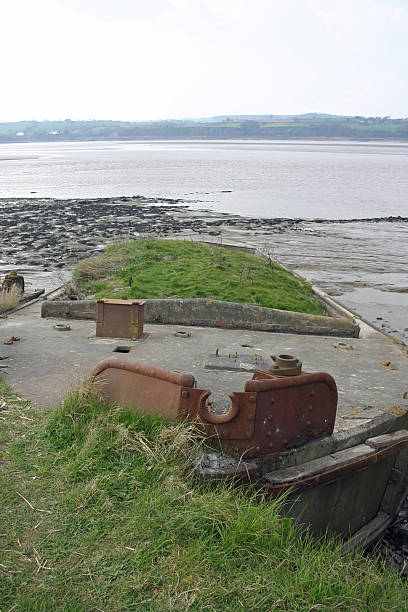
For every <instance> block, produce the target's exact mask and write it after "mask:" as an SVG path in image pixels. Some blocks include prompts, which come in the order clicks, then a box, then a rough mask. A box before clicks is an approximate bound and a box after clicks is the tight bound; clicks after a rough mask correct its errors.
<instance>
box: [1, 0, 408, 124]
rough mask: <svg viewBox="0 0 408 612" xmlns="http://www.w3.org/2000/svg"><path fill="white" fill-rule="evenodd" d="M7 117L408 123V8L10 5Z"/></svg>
mask: <svg viewBox="0 0 408 612" xmlns="http://www.w3.org/2000/svg"><path fill="white" fill-rule="evenodd" d="M0 19H1V25H2V27H1V37H0V57H1V83H2V88H1V89H2V91H1V98H0V120H2V121H8V120H19V119H44V118H47V119H64V118H68V117H70V118H72V119H89V118H94V119H123V120H125V119H127V120H142V119H163V118H180V117H206V116H211V115H218V114H240V113H248V114H249V113H250V114H265V113H267V114H286V113H287V114H292V113H305V112H312V111H317V112H325V113H336V114H348V115H375V116H384V115H391V116H393V117H402V116H407V115H408V103H407V102H408V84H407V83H408V81H407V74H408V0H35V1H34V0H1V3H0Z"/></svg>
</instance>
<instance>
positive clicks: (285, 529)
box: [0, 381, 408, 612]
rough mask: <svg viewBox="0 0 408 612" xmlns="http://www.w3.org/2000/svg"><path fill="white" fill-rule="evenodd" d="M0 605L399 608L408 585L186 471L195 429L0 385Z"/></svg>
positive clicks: (77, 610) (28, 609) (270, 507)
mask: <svg viewBox="0 0 408 612" xmlns="http://www.w3.org/2000/svg"><path fill="white" fill-rule="evenodd" d="M0 409H1V411H0V428H1V429H0V432H1V433H0V436H1V437H0V448H1V451H2V459H1V463H0V484H1V486H0V525H1V529H0V550H1V554H0V609H1V611H2V612H6V611H11V610H13V611H16V612H20V611H24V612H34V611H35V612H40V611H41V612H46V611H52V612H54V611H64V612H65V611H67V612H82V611H84V612H85V611H87V612H88V611H90V610H103V611H105V612H108V611H109V612H110V611H114V612H116V611H127V610H134V611H155V612H156V611H170V610H172V611H173V610H176V611H184V610H195V611H198V610H199V611H201V610H206V611H220V610H222V611H224V610H225V611H231V612H232V611H234V612H235V611H236V610H257V611H271V610H279V611H282V610H285V611H304V610H308V611H312V610H323V611H332V610H336V611H349V610H352V611H355V612H358V611H377V610H378V611H380V610H387V611H393V610H395V611H397V610H398V611H401V610H406V609H407V601H408V597H407V596H408V588H407V584H406V583H404V582H400V581H399V579H398V576H397V575H396V574H393V573H391V572H390V571H389V570H387V569H386V568H381V567H379V566H378V565H377V564H376V563H375V562H374V561H373V560H371V559H364V558H363V557H361V556H360V555H357V554H354V555H345V556H341V555H340V554H339V547H338V545H337V544H336V543H335V542H333V541H331V540H329V539H326V540H324V541H319V542H317V541H315V540H313V539H312V538H311V537H308V536H305V537H301V536H300V534H299V533H298V531H297V529H296V528H295V527H294V525H293V523H292V522H291V521H290V520H289V519H285V518H280V516H279V505H278V504H277V503H272V504H271V503H264V502H263V501H262V500H261V499H259V498H257V497H255V496H254V495H252V494H247V495H244V494H242V493H240V492H239V491H236V490H232V489H231V488H229V487H226V486H225V485H218V486H213V487H210V486H208V485H207V486H203V485H199V484H197V483H195V482H194V481H193V479H192V476H191V474H190V472H189V469H188V465H189V461H190V458H191V456H192V455H193V454H194V453H195V452H196V450H197V448H198V447H199V446H200V444H201V441H200V439H199V438H197V436H196V434H195V433H194V430H193V429H192V428H191V427H189V426H186V425H185V424H171V423H168V422H166V421H164V420H162V419H160V418H152V417H147V416H144V415H141V414H135V413H133V414H132V413H129V412H124V411H119V410H118V409H116V408H114V407H110V406H107V405H105V404H103V403H101V402H100V400H99V399H98V397H97V396H96V395H95V393H94V391H93V390H92V388H91V387H90V386H88V385H84V386H83V387H82V388H79V389H77V390H76V391H74V392H73V393H72V394H71V395H70V396H69V397H68V398H67V399H66V400H65V402H64V404H63V405H62V406H61V407H60V408H59V409H58V410H57V411H55V412H51V411H47V410H44V409H37V408H36V407H34V406H33V405H32V404H30V403H29V402H26V401H24V400H22V399H21V398H19V397H17V396H16V395H14V394H12V393H11V392H10V391H9V390H8V389H7V387H6V386H5V385H4V384H3V383H2V382H1V381H0Z"/></svg>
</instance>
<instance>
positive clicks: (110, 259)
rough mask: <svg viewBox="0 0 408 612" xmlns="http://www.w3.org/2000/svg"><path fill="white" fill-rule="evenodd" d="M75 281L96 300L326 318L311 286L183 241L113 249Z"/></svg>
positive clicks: (274, 267) (278, 270) (245, 258)
mask: <svg viewBox="0 0 408 612" xmlns="http://www.w3.org/2000/svg"><path fill="white" fill-rule="evenodd" d="M73 278H74V282H75V284H76V286H77V287H78V289H79V291H81V292H83V293H86V294H88V295H92V296H94V297H96V298H120V297H126V298H134V299H135V298H136V299H139V298H140V299H142V298H210V299H215V300H224V301H228V302H238V303H242V304H254V305H258V306H265V307H269V308H278V309H280V310H292V311H296V312H307V313H310V314H327V311H326V309H325V307H324V305H323V304H322V303H321V302H319V301H318V300H317V298H316V297H315V296H314V294H313V291H312V288H311V286H310V284H309V283H308V282H306V281H304V280H302V279H299V278H297V277H296V276H295V275H294V274H292V273H290V272H287V271H286V270H284V269H283V268H282V267H281V266H280V265H279V264H277V263H275V262H271V261H269V260H268V259H266V258H263V257H258V256H254V255H249V254H247V253H241V252H237V251H232V250H229V249H225V248H222V247H216V246H209V245H202V244H199V243H195V242H188V241H185V240H153V239H150V240H137V241H133V242H124V243H116V244H111V245H110V246H108V247H107V249H106V252H105V253H104V254H103V255H101V256H99V257H94V258H90V259H85V260H83V261H81V262H80V263H79V264H78V265H77V266H76V268H75V270H74V273H73Z"/></svg>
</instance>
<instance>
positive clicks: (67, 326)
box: [54, 323, 71, 331]
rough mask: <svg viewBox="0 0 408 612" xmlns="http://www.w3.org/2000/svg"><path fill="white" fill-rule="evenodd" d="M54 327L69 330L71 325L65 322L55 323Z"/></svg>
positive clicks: (58, 329)
mask: <svg viewBox="0 0 408 612" xmlns="http://www.w3.org/2000/svg"><path fill="white" fill-rule="evenodd" d="M54 329H56V330H57V331H70V330H71V326H70V325H68V324H67V323H55V325H54Z"/></svg>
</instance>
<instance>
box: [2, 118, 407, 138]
mask: <svg viewBox="0 0 408 612" xmlns="http://www.w3.org/2000/svg"><path fill="white" fill-rule="evenodd" d="M249 138H253V139H264V138H267V139H296V138H342V139H355V140H403V141H406V140H408V118H405V119H391V118H390V117H362V116H354V117H349V116H340V115H328V114H324V113H305V114H303V115H219V116H216V117H208V118H197V119H173V120H163V121H143V122H141V121H139V122H135V121H111V120H106V121H105V120H103V121H72V120H71V119H65V120H64V121H17V122H3V123H0V143H6V142H58V141H66V140H68V141H81V140H82V141H83V140H85V141H87V140H89V141H91V140H207V139H217V140H218V139H249Z"/></svg>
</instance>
